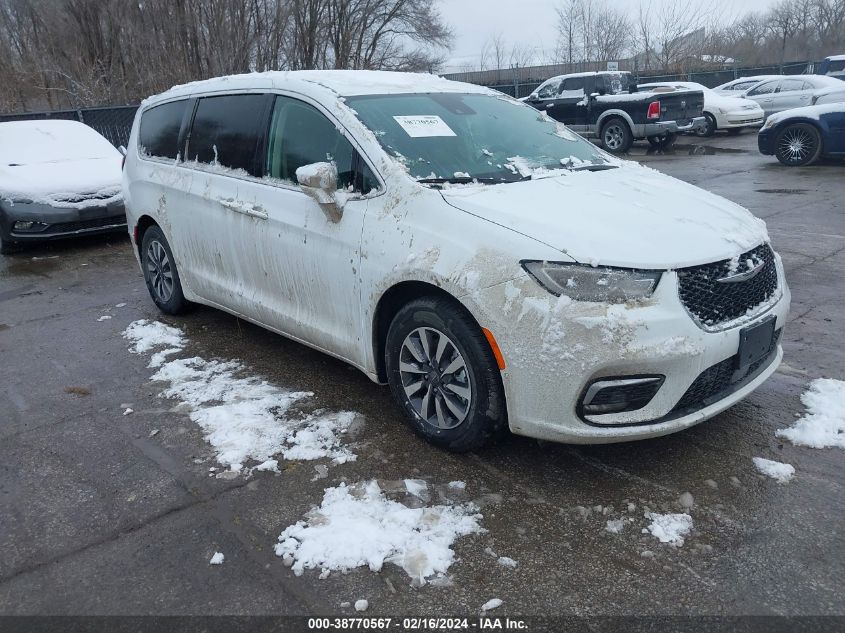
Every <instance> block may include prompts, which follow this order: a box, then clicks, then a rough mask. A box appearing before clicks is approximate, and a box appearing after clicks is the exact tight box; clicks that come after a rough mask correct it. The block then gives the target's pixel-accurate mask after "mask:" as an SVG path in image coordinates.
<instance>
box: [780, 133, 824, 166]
mask: <svg viewBox="0 0 845 633" xmlns="http://www.w3.org/2000/svg"><path fill="white" fill-rule="evenodd" d="M821 152H822V139H821V135H820V134H819V131H818V130H817V129H816V128H815V127H813V126H812V125H810V124H809V123H794V124H792V125H789V126H787V127H786V128H785V129H784V130H783V131H781V133H780V134H778V137H777V141H775V156H777V159H778V160H779V161H780V162H781V163H783V164H784V165H787V166H788V167H801V166H802V165H809V164H811V163H813V162H815V161H816V159H818V157H819V154H821Z"/></svg>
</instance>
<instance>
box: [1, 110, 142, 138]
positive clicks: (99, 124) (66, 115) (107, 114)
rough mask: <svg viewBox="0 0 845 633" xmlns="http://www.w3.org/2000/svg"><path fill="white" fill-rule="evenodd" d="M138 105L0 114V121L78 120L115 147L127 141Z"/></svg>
mask: <svg viewBox="0 0 845 633" xmlns="http://www.w3.org/2000/svg"><path fill="white" fill-rule="evenodd" d="M137 110H138V106H116V107H111V108H83V109H80V110H55V111H53V112H26V113H20V114H0V123H2V122H5V121H26V120H44V119H64V120H69V121H80V122H82V123H84V124H85V125H88V126H89V127H92V128H94V129H95V130H97V132H99V133H100V134H102V135H103V136H104V137H106V138H107V139H108V140H109V142H110V143H111V144H112V145H114V146H115V147H120V146H121V145H124V146H125V145H127V144H128V143H129V132H130V131H131V130H132V121H133V120H134V119H135V112H136V111H137Z"/></svg>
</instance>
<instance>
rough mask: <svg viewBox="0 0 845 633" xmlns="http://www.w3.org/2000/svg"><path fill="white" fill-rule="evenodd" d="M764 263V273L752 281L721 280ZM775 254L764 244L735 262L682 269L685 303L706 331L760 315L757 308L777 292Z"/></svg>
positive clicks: (680, 278) (680, 285)
mask: <svg viewBox="0 0 845 633" xmlns="http://www.w3.org/2000/svg"><path fill="white" fill-rule="evenodd" d="M761 260H762V261H763V268H762V270H761V271H760V272H759V273H757V274H756V275H755V276H754V277H752V278H751V279H748V280H745V281H738V282H734V283H723V282H720V281H718V280H719V279H723V278H725V277H730V276H731V275H736V274H738V273H742V272H744V271H746V270H748V265H747V262H749V261H750V262H753V263H757V262H759V261H761ZM777 286H778V275H777V267H776V266H775V255H774V253H773V252H772V249H771V248H770V247H769V245H768V244H761V245H760V246H758V247H757V248H754V249H752V250H750V251H748V252H746V253H743V254H742V255H740V256H739V257H738V258H735V259H732V260H731V259H725V260H722V261H719V262H714V263H712V264H704V265H703V266H691V267H689V268H681V269H679V270H678V291H679V294H680V296H681V301H682V302H683V304H684V306H685V307H686V309H687V311H689V313H690V314H691V315H692V316H693V318H694V319H695V321H696V322H697V323H698V324H699V326H701V327H702V328H703V329H705V330H715V329H719V327H720V326H721V325H723V324H725V323H727V322H729V321H734V320H736V319H740V318H741V317H744V316H748V317H749V318H751V317H753V316H756V315H755V314H754V308H756V307H757V306H759V305H760V304H762V303H764V302H766V301H768V300H769V299H771V298H772V296H773V295H774V294H775V292H776V291H777Z"/></svg>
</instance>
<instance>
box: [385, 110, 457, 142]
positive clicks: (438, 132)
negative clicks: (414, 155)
mask: <svg viewBox="0 0 845 633" xmlns="http://www.w3.org/2000/svg"><path fill="white" fill-rule="evenodd" d="M393 118H394V119H395V120H396V122H397V123H398V124H399V125H401V126H402V129H403V130H405V132H406V133H407V134H408V136H410V137H411V138H420V137H426V136H457V135H456V134H455V133H454V132H453V131H452V128H450V127H449V126H448V125H446V122H445V121H444V120H443V119H441V118H440V117H439V116H437V115H436V114H421V115H418V116H395V117H393Z"/></svg>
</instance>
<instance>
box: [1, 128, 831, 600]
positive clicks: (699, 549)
mask: <svg viewBox="0 0 845 633" xmlns="http://www.w3.org/2000/svg"><path fill="white" fill-rule="evenodd" d="M632 157H633V158H635V159H636V160H640V161H641V162H643V163H645V164H648V165H650V166H651V167H653V168H655V169H658V170H660V171H663V172H665V173H667V174H670V175H672V176H675V177H678V178H681V179H683V180H686V181H688V182H691V183H694V184H697V185H699V186H701V187H704V188H705V189H708V190H710V191H713V192H715V193H717V194H720V195H723V196H725V197H727V198H729V199H731V200H733V201H735V202H738V203H739V204H742V205H744V206H746V207H748V208H749V209H750V210H751V211H752V212H753V213H755V214H756V215H758V216H759V217H761V218H764V219H765V220H766V221H767V223H768V226H769V232H770V235H771V238H772V241H773V243H774V246H775V248H776V249H777V250H778V251H779V252H780V253H781V254H782V256H783V258H784V261H785V265H786V270H787V276H788V281H789V283H790V285H791V288H792V293H793V308H792V315H791V321H790V323H789V325H788V326H787V327H786V328H785V333H784V341H783V342H784V349H785V357H784V363H783V365H782V366H781V368H780V369H779V370H778V371H777V372H776V373H775V374H774V376H773V377H772V378H771V379H770V380H768V381H767V382H766V383H765V384H764V385H763V386H762V387H761V388H760V389H759V390H757V391H756V392H754V393H753V394H752V395H751V396H749V397H748V398H747V399H746V400H744V401H743V402H741V403H739V404H737V405H736V406H734V407H733V408H731V409H730V410H728V411H726V412H725V413H723V414H721V415H719V416H718V417H716V418H714V419H713V420H710V421H708V422H706V423H703V424H701V425H699V426H697V427H694V428H692V429H690V430H688V431H686V432H682V433H678V434H676V435H673V436H669V437H665V438H661V439H657V440H649V441H645V442H639V443H635V444H619V445H609V446H596V447H589V446H586V447H585V446H564V445H555V444H549V443H540V442H537V441H533V440H528V439H524V438H516V437H514V438H511V439H509V440H508V441H505V442H504V443H502V444H500V445H497V446H495V447H493V448H491V449H488V450H485V451H484V452H482V453H479V454H471V455H464V456H456V455H451V454H448V453H445V452H442V451H439V450H437V449H434V448H432V447H430V446H428V445H427V444H425V443H424V442H423V441H422V440H420V439H418V438H416V437H415V436H414V435H413V434H412V433H411V432H410V431H409V430H408V429H407V428H406V427H405V426H404V424H403V423H402V421H401V418H400V416H399V413H398V411H397V409H396V408H395V406H394V405H393V403H392V401H391V399H390V395H389V392H388V390H387V389H386V388H383V387H378V386H376V385H374V384H372V383H371V382H370V381H369V380H368V379H367V378H365V377H364V376H363V375H362V374H361V373H359V372H358V371H356V370H354V369H352V368H351V367H349V366H347V365H346V364H344V363H342V362H339V361H337V360H334V359H332V358H329V357H328V356H325V355H322V354H320V353H318V352H315V351H313V350H310V349H308V348H306V347H304V346H302V345H299V344H297V343H294V342H291V341H288V340H286V339H284V338H282V337H279V336H276V335H273V334H270V333H269V332H266V331H263V330H261V329H259V328H257V327H255V326H252V325H249V324H246V323H244V322H242V321H238V320H237V319H235V318H233V317H231V316H229V315H226V314H224V313H222V312H219V311H216V310H212V309H208V308H200V309H198V310H197V311H195V312H194V313H192V314H190V315H188V316H185V317H181V318H167V319H162V320H165V321H167V322H168V323H171V324H174V325H178V326H179V327H181V328H183V329H184V330H185V332H186V334H187V336H188V339H189V341H190V342H189V345H188V347H187V348H186V350H185V354H186V355H194V354H196V355H201V356H203V357H204V358H219V359H232V358H237V359H240V360H241V361H242V362H243V363H244V364H245V365H247V366H249V367H250V368H251V370H252V371H253V372H254V373H255V374H258V375H261V376H263V377H265V378H266V379H267V380H268V381H270V382H272V383H274V384H276V385H279V386H281V387H285V388H290V389H294V390H307V391H312V392H314V394H315V396H314V400H315V403H316V405H318V406H320V407H325V408H327V409H331V410H353V411H357V412H360V413H361V414H363V416H364V418H365V423H364V424H363V426H362V428H360V429H359V430H358V431H356V433H355V434H354V436H353V437H351V438H350V442H351V445H352V448H353V450H354V451H355V452H356V453H357V454H358V460H357V461H356V462H352V463H348V464H344V465H330V467H329V470H328V477H327V478H325V479H316V480H315V470H314V463H311V462H281V463H280V466H281V469H282V473H281V474H279V475H277V474H274V473H270V472H259V473H256V474H255V475H254V476H252V477H249V478H247V477H237V478H234V479H221V478H216V477H213V476H209V468H210V467H212V466H215V465H216V464H215V462H214V459H213V451H212V449H211V448H210V446H209V445H208V444H207V443H206V442H205V441H204V440H203V438H202V435H201V433H200V431H199V429H198V427H197V426H196V425H195V424H193V423H192V422H191V421H190V420H189V419H188V417H187V416H186V415H185V414H184V413H180V412H176V411H173V405H174V402H173V401H168V400H164V399H161V398H159V397H158V393H159V391H160V390H161V387H160V386H157V385H155V384H153V383H150V382H149V377H150V375H151V373H152V371H151V370H150V369H148V368H147V366H146V365H147V362H148V358H147V357H145V356H139V355H133V354H130V353H128V352H127V342H126V341H125V340H124V339H123V338H122V337H121V332H122V331H123V329H124V328H125V327H126V326H127V325H128V324H129V323H131V322H132V321H134V320H136V319H140V318H149V319H160V318H161V317H160V315H159V314H158V312H157V311H156V309H155V307H154V305H153V304H152V302H151V301H150V300H149V298H148V296H147V292H146V289H145V287H144V284H143V281H142V278H141V275H140V273H139V271H138V268H137V265H136V263H135V261H134V259H133V257H132V255H131V250H130V244H129V241H128V239H125V238H123V237H113V238H97V239H88V240H82V241H78V242H75V243H62V244H54V245H50V246H47V247H39V248H37V249H32V250H29V251H27V252H25V253H23V254H21V255H16V256H12V257H6V258H3V257H0V358H2V368H1V369H0V378H2V380H0V552H2V556H0V613H3V614H68V613H72V614H126V613H131V614H222V613H226V614H268V613H298V614H302V613H321V614H335V613H336V614H346V615H353V614H354V610H353V609H352V608H350V607H347V608H342V607H341V606H340V604H341V602H345V601H350V602H353V603H354V601H355V600H357V599H359V598H366V599H367V600H369V603H370V610H369V611H368V614H392V615H400V614H402V615H447V614H466V615H474V614H478V612H479V609H480V606H481V605H482V604H483V603H485V602H486V601H487V600H489V599H491V598H501V599H502V600H503V601H504V604H503V605H502V606H501V607H500V608H499V609H497V611H496V615H537V614H542V615H555V614H566V615H583V614H604V615H612V614H630V613H637V614H781V615H782V614H845V597H843V580H845V530H843V517H845V468H843V458H844V457H845V453H843V452H842V451H841V450H837V449H828V450H813V449H808V448H800V447H795V446H792V445H791V444H789V443H784V442H781V441H779V440H778V438H776V437H775V431H776V430H777V429H779V428H784V427H785V426H788V425H789V424H790V423H791V422H792V421H793V420H794V419H795V416H796V414H799V413H801V412H802V411H803V407H802V405H801V402H800V400H799V396H800V394H801V393H802V391H803V390H804V389H805V387H806V385H807V383H808V382H809V381H810V380H811V379H813V378H817V377H832V378H840V379H842V378H845V348H843V345H842V337H843V334H845V327H843V314H844V313H845V278H843V275H842V271H843V270H845V206H843V200H845V164H842V163H834V162H830V163H824V164H821V165H818V166H813V167H807V168H797V169H795V168H793V169H787V168H784V167H782V166H781V165H780V164H779V163H778V162H777V161H776V160H774V159H773V158H771V157H763V156H760V155H759V154H758V153H757V151H756V137H755V135H753V134H746V135H742V136H739V137H728V136H723V135H719V136H717V137H715V138H713V139H709V140H707V141H704V142H698V141H697V139H687V138H685V139H682V140H681V141H680V143H679V145H678V147H677V148H676V149H675V150H674V153H649V152H647V150H646V148H645V147H640V146H637V147H636V148H635V149H634V150H632ZM119 304H125V305H123V306H122V307H117V306H118V305H119ZM102 316H110V317H111V318H110V319H104V320H101V321H98V319H99V318H100V317H102ZM127 406H129V407H131V408H132V409H134V413H133V414H132V415H128V416H124V415H122V411H123V409H124V408H125V407H127ZM153 431H158V432H157V433H153ZM756 456H761V457H766V458H769V459H774V460H777V461H783V462H788V463H790V464H792V465H794V466H795V469H796V471H797V474H796V477H795V479H794V480H793V481H792V482H790V483H788V484H785V485H780V484H778V483H776V482H775V481H774V480H772V479H766V478H763V477H762V476H761V475H759V474H758V473H757V472H756V470H755V468H754V465H753V463H752V461H751V459H752V457H756ZM372 478H377V479H379V480H383V481H394V480H401V479H405V478H415V479H424V480H426V481H427V482H428V483H429V484H430V485H431V486H442V485H443V484H446V483H448V482H450V481H454V480H462V481H465V482H466V484H467V486H466V489H465V490H464V491H458V492H455V493H454V495H453V500H456V501H464V500H474V501H476V502H477V503H478V504H479V505H480V506H481V512H482V514H483V517H484V518H483V521H482V524H483V526H484V527H485V528H486V530H487V532H486V533H484V534H480V535H471V536H467V537H463V538H461V539H459V540H458V541H457V542H456V544H455V547H454V549H455V551H456V555H457V561H456V562H455V563H454V564H453V565H452V567H451V568H450V570H449V576H450V578H451V584H450V585H449V586H438V587H435V586H430V585H427V586H424V587H412V586H411V583H410V581H409V578H408V576H407V575H406V574H405V572H404V571H403V570H402V569H401V568H399V567H396V566H394V565H385V567H384V568H383V570H382V571H381V572H380V573H373V572H371V571H369V570H367V569H363V568H359V569H356V570H353V571H351V572H349V573H347V574H339V573H333V574H331V575H330V576H329V577H328V578H326V579H323V580H320V579H318V573H317V572H313V571H312V572H306V573H305V574H304V575H303V576H300V577H296V576H294V574H293V573H292V572H291V571H290V569H288V568H287V567H285V566H284V565H283V563H282V560H281V559H279V558H277V557H276V556H275V554H274V552H273V545H274V544H275V542H276V539H277V536H278V535H279V533H280V532H281V531H282V530H283V529H284V528H286V527H287V526H288V525H291V524H292V523H295V522H296V521H297V520H299V519H300V518H302V515H303V514H304V513H305V512H307V511H308V510H309V509H310V508H311V507H312V505H314V504H318V503H319V502H320V500H321V498H322V493H323V489H324V488H325V487H327V486H332V485H337V484H338V483H340V482H341V481H348V482H354V481H361V480H367V479H372ZM687 492H688V493H690V494H691V495H692V497H693V500H694V501H693V503H694V505H693V506H692V508H691V509H689V513H690V514H691V516H692V517H693V521H694V530H693V533H692V534H691V535H690V536H689V537H688V538H687V539H686V543H685V544H684V546H683V547H678V548H675V547H671V546H669V545H666V544H661V543H659V542H658V541H657V540H656V539H655V538H654V537H652V536H651V535H650V534H642V533H641V528H642V527H644V526H645V525H646V524H647V523H648V521H646V520H645V519H644V518H643V512H644V511H646V510H652V511H659V512H681V511H684V509H685V506H684V503H682V501H684V502H687V503H688V501H689V500H688V498H685V499H683V500H682V499H681V498H680V497H681V495H682V494H683V493H687ZM685 497H686V496H685ZM621 517H629V518H632V519H633V521H631V522H630V523H628V524H627V525H626V527H625V529H624V530H623V531H622V533H621V534H612V533H610V532H608V531H606V530H605V525H606V522H607V521H608V520H610V519H618V518H621ZM485 548H490V549H492V550H493V551H495V552H496V554H498V555H504V556H508V557H510V558H513V559H514V560H516V561H517V563H518V564H517V567H516V568H509V567H503V566H502V565H499V564H497V562H496V559H495V558H494V557H493V556H491V555H490V554H489V553H486V552H485ZM215 551H220V552H224V553H225V556H226V562H225V563H224V564H223V565H220V566H209V564H208V561H209V559H210V557H211V555H212V554H213V553H214V552H215Z"/></svg>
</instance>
